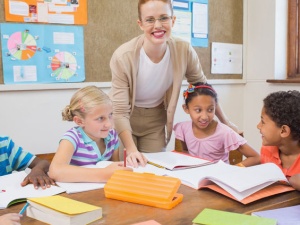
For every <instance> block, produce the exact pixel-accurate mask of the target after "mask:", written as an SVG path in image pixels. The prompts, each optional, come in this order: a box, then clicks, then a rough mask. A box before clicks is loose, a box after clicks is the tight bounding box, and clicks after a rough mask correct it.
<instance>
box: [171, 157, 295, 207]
mask: <svg viewBox="0 0 300 225" xmlns="http://www.w3.org/2000/svg"><path fill="white" fill-rule="evenodd" d="M167 175H168V176H172V177H177V178H179V179H180V180H181V182H182V183H183V184H185V185H187V186H189V187H192V188H194V189H201V188H210V189H213V190H215V191H217V192H220V193H221V194H224V195H226V196H228V197H231V198H233V199H235V200H237V201H240V202H242V203H244V204H247V203H249V202H251V201H255V200H257V199H259V198H263V197H267V196H270V195H274V194H277V193H281V192H286V191H291V190H294V188H292V187H290V186H287V185H283V184H280V185H277V186H276V187H275V188H274V187H273V186H272V187H268V186H270V185H271V184H274V183H276V182H277V181H284V182H286V183H288V181H287V179H286V177H285V175H284V174H283V173H282V171H281V170H280V168H279V167H278V166H276V165H275V164H273V163H265V164H260V165H256V166H252V167H238V166H233V165H229V164H226V163H224V162H223V161H219V162H218V163H215V164H211V165H208V166H203V167H197V168H192V169H188V170H176V171H167ZM266 187H268V190H269V191H270V192H268V193H263V195H259V196H257V198H256V199H252V200H251V201H248V200H247V201H243V200H245V199H246V198H247V197H249V196H250V195H253V194H254V193H257V192H258V191H260V190H262V189H264V188H266ZM260 194H261V193H260Z"/></svg>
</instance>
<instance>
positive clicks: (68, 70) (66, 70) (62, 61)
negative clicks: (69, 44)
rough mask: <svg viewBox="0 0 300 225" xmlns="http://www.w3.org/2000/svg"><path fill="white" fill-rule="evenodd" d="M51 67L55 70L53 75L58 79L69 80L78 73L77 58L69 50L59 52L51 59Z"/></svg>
mask: <svg viewBox="0 0 300 225" xmlns="http://www.w3.org/2000/svg"><path fill="white" fill-rule="evenodd" d="M51 69H52V71H53V73H52V74H51V76H54V77H56V79H57V80H60V79H65V80H69V79H70V78H71V77H72V76H73V75H74V74H76V70H77V61H76V58H75V57H74V56H73V55H72V54H71V53H69V52H59V53H57V54H56V55H55V56H54V57H53V59H52V61H51Z"/></svg>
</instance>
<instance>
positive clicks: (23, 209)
mask: <svg viewBox="0 0 300 225" xmlns="http://www.w3.org/2000/svg"><path fill="white" fill-rule="evenodd" d="M28 206H29V203H28V202H27V203H26V204H25V205H24V207H23V208H22V209H21V211H20V212H19V214H21V215H23V214H24V212H25V210H26V208H27V207H28Z"/></svg>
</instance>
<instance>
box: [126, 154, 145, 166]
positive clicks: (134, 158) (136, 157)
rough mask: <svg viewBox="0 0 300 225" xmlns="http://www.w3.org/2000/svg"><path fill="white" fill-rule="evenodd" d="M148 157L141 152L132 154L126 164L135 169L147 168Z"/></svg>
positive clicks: (127, 157) (127, 158) (128, 155)
mask: <svg viewBox="0 0 300 225" xmlns="http://www.w3.org/2000/svg"><path fill="white" fill-rule="evenodd" d="M147 161H148V160H147V159H146V157H145V156H144V155H143V154H142V153H140V152H139V151H134V152H130V153H128V154H127V156H126V163H127V164H128V165H130V166H132V167H134V168H136V167H138V166H139V165H141V166H146V164H147Z"/></svg>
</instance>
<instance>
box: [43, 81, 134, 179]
mask: <svg viewBox="0 0 300 225" xmlns="http://www.w3.org/2000/svg"><path fill="white" fill-rule="evenodd" d="M112 110H113V109H112V102H111V100H110V99H109V97H108V96H107V95H106V94H105V93H104V92H102V91H101V90H100V89H99V88H97V87H95V86H87V87H84V88H82V89H79V90H78V91H77V92H76V93H75V94H74V95H73V97H72V98H71V101H70V104H69V105H67V106H66V107H65V109H64V110H63V112H62V118H63V120H67V121H74V122H75V123H76V125H77V126H75V127H73V128H72V129H70V130H68V131H67V132H66V133H65V134H64V135H63V137H62V138H61V140H60V143H59V147H58V149H57V152H56V153H55V156H54V158H53V160H52V163H51V165H50V169H49V176H50V177H51V178H53V179H54V180H56V181H60V182H103V181H107V180H108V179H109V178H110V176H111V175H112V174H113V172H114V171H115V170H130V169H129V168H126V167H124V166H123V163H122V162H114V163H112V164H110V165H109V166H108V167H106V168H97V169H95V168H86V167H82V166H87V165H94V164H96V163H97V162H99V161H103V160H112V161H118V160H119V152H118V148H119V140H118V135H117V133H116V131H115V130H114V129H113V128H112V126H113V123H112Z"/></svg>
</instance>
